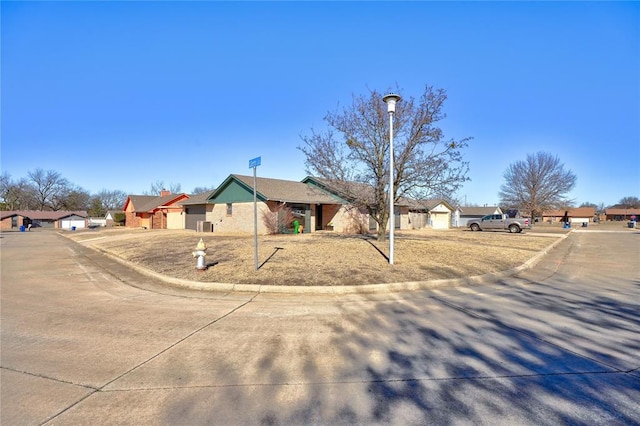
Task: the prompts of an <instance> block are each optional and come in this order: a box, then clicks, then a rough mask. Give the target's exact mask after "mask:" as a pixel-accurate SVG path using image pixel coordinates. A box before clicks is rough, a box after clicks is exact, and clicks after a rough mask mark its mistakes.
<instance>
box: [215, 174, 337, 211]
mask: <svg viewBox="0 0 640 426" xmlns="http://www.w3.org/2000/svg"><path fill="white" fill-rule="evenodd" d="M232 183H236V184H237V185H239V186H240V187H241V188H242V189H243V190H245V191H247V192H250V193H251V194H253V176H245V175H236V174H232V175H229V177H227V178H226V179H225V181H224V182H222V184H221V185H220V186H219V187H218V189H216V190H215V191H214V192H213V194H211V196H210V197H209V201H212V202H215V199H216V198H219V197H220V195H221V194H223V193H224V191H225V190H226V189H227V188H228V187H230V185H231V184H232ZM256 197H257V198H258V199H260V200H261V201H279V202H287V203H303V204H338V203H339V202H338V201H337V200H336V198H335V197H332V196H331V195H330V194H329V193H327V192H325V191H322V190H320V189H318V188H314V187H312V186H310V185H307V184H305V183H302V182H295V181H291V180H282V179H271V178H263V177H258V178H256Z"/></svg>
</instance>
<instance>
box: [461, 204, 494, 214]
mask: <svg viewBox="0 0 640 426" xmlns="http://www.w3.org/2000/svg"><path fill="white" fill-rule="evenodd" d="M496 210H497V211H499V212H502V209H500V207H497V206H489V207H460V211H461V213H460V216H486V215H488V214H501V213H495V211H496Z"/></svg>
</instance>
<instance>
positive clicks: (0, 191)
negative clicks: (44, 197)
mask: <svg viewBox="0 0 640 426" xmlns="http://www.w3.org/2000/svg"><path fill="white" fill-rule="evenodd" d="M33 194H34V189H33V187H32V186H31V185H29V182H27V180H26V179H25V178H21V179H20V180H17V181H14V180H13V179H12V178H11V175H10V174H8V173H6V172H4V173H2V175H0V199H1V200H2V209H3V210H31V209H34V208H35V206H36V202H35V199H34V197H33Z"/></svg>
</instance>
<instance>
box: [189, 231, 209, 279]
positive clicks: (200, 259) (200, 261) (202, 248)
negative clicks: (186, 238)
mask: <svg viewBox="0 0 640 426" xmlns="http://www.w3.org/2000/svg"><path fill="white" fill-rule="evenodd" d="M192 254H193V257H195V258H196V269H197V270H198V271H204V270H206V269H207V264H206V263H205V261H204V258H205V257H206V256H207V245H206V244H205V243H204V241H202V238H200V241H199V242H198V245H197V246H196V251H194V252H193V253H192Z"/></svg>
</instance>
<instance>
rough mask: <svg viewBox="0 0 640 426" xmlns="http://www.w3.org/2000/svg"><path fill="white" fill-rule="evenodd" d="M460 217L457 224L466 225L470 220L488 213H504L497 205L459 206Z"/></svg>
mask: <svg viewBox="0 0 640 426" xmlns="http://www.w3.org/2000/svg"><path fill="white" fill-rule="evenodd" d="M459 209H460V218H459V220H458V226H460V227H466V226H467V223H468V222H469V221H470V220H475V219H480V218H481V217H483V216H486V215H488V214H504V212H503V211H502V209H501V208H500V207H497V206H490V207H460V208H459Z"/></svg>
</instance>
